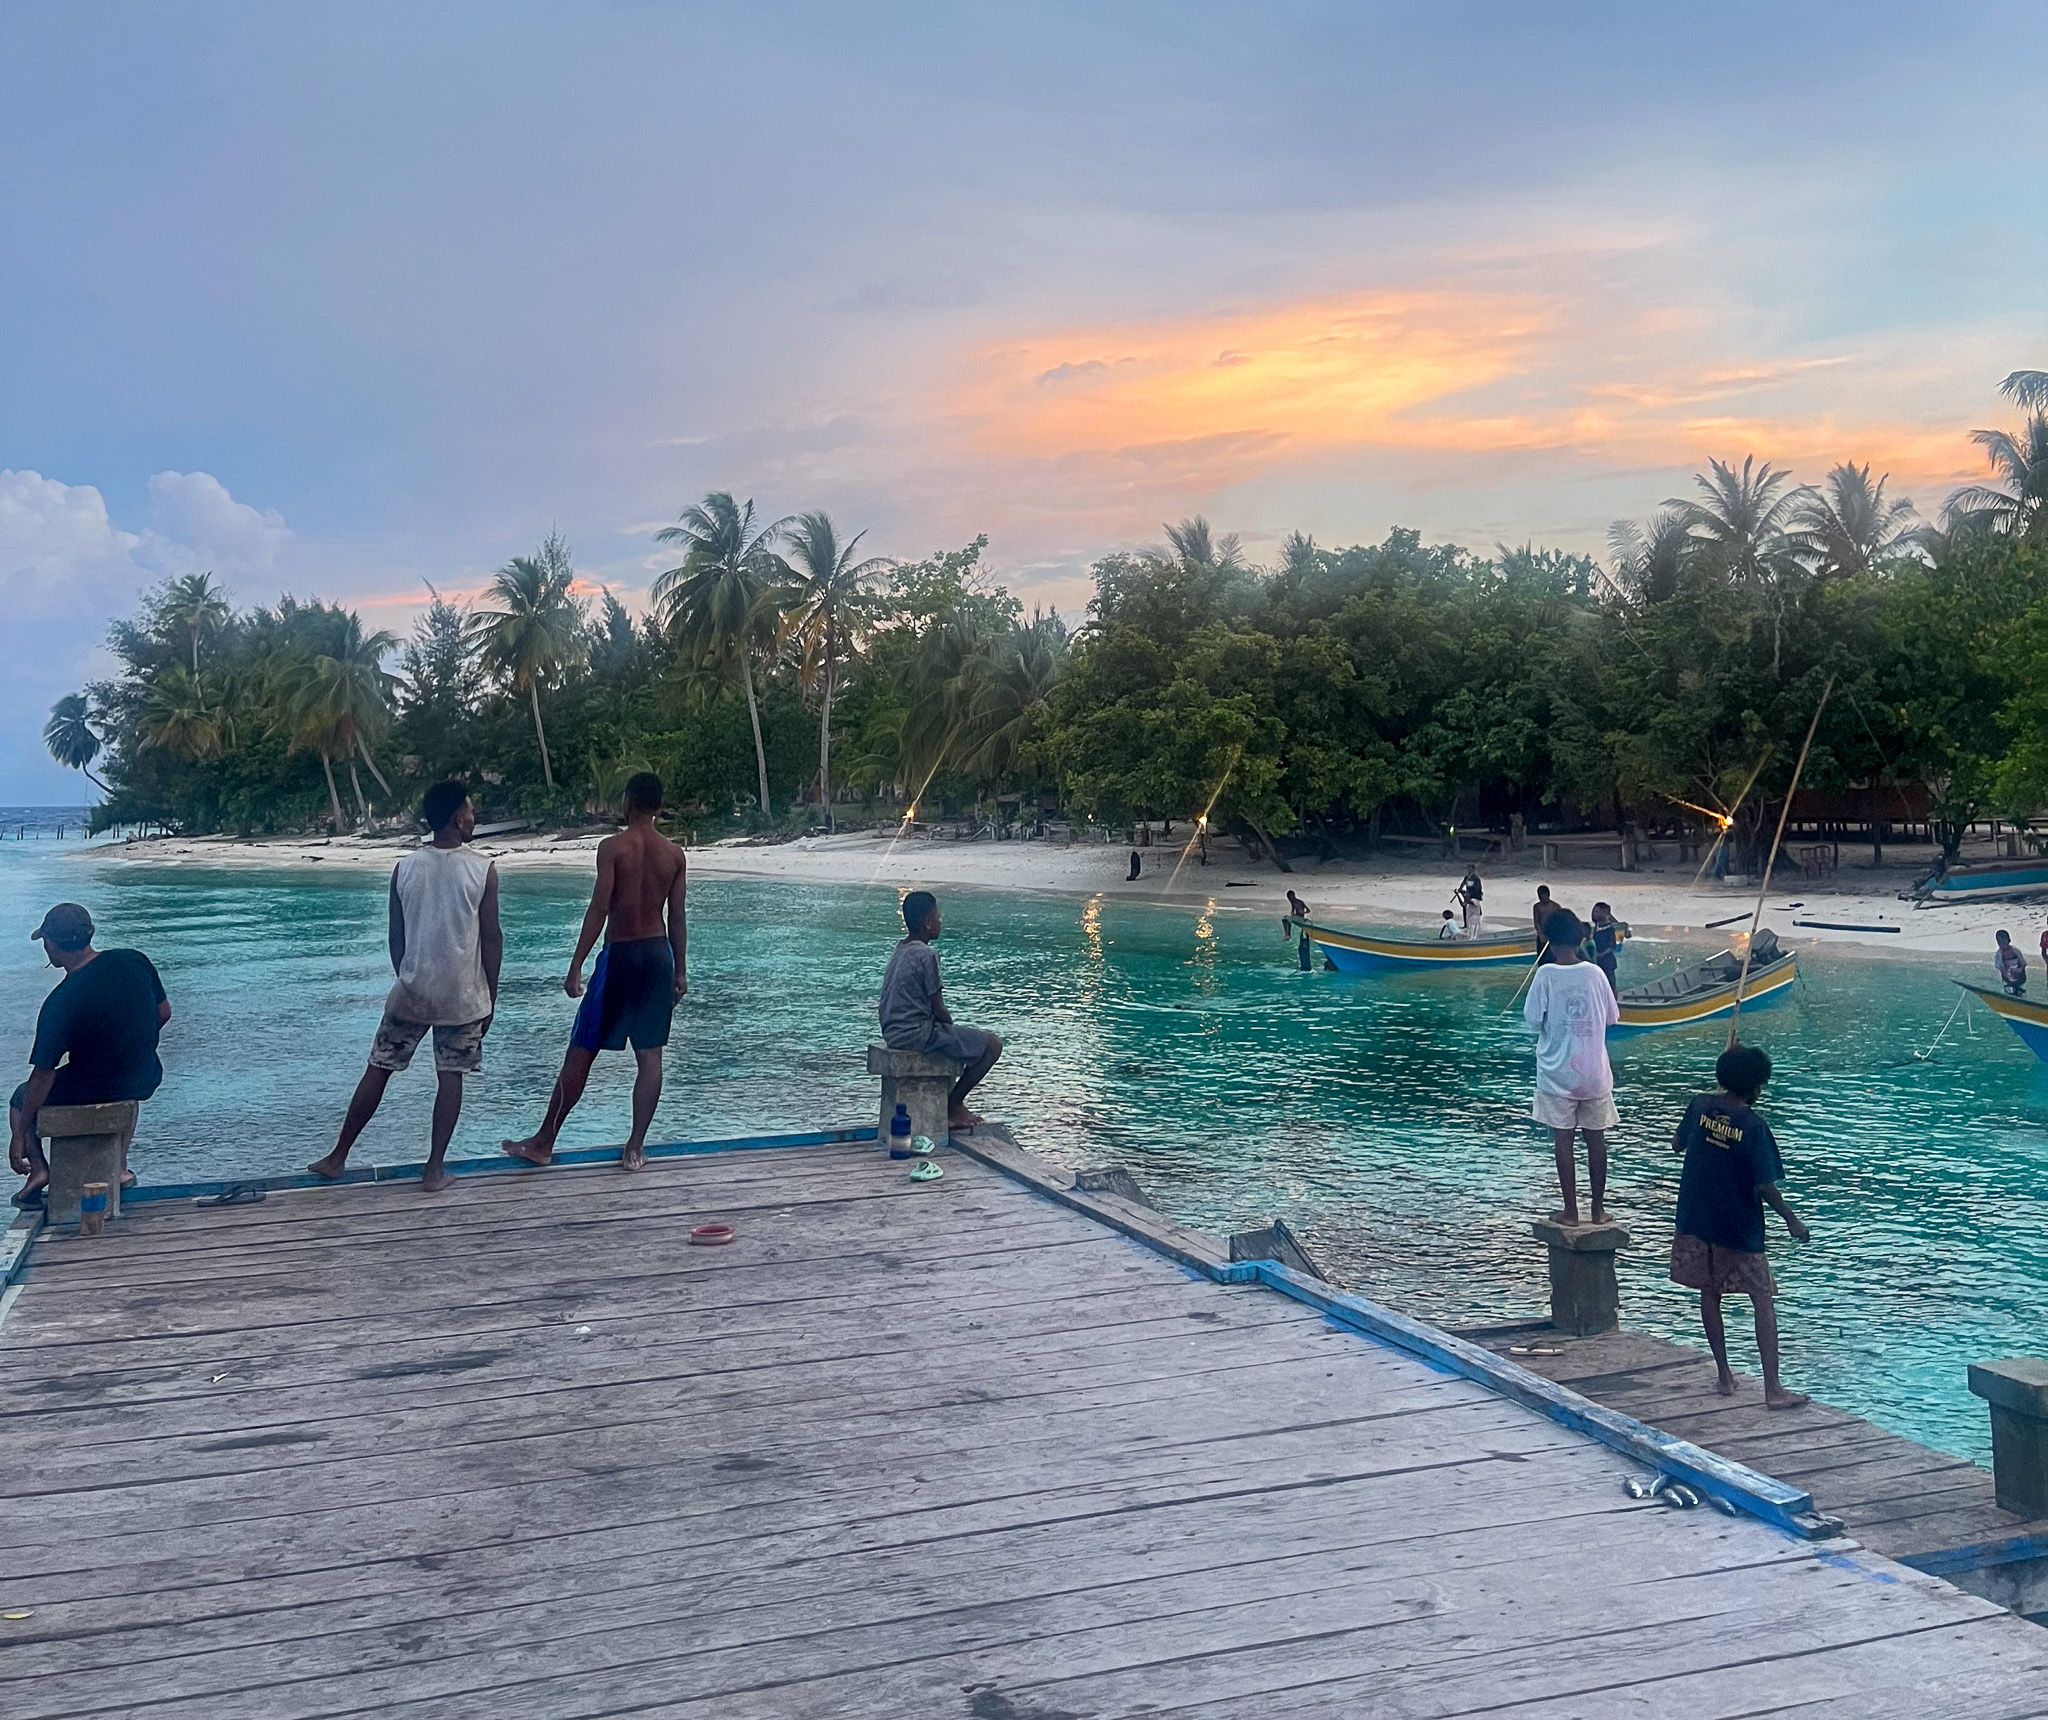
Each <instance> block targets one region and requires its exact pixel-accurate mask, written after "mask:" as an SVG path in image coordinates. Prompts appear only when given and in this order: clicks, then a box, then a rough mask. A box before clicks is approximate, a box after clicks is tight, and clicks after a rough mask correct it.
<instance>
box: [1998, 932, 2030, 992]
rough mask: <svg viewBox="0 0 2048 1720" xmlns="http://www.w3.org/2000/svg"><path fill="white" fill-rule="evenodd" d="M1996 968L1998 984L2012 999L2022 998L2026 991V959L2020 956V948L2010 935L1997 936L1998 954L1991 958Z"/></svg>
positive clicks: (2007, 933) (2003, 933)
mask: <svg viewBox="0 0 2048 1720" xmlns="http://www.w3.org/2000/svg"><path fill="white" fill-rule="evenodd" d="M1992 960H1993V961H1994V962H1995V963H1996V964H1997V967H1998V978H1999V982H2000V983H2001V984H2002V985H2003V986H2004V987H2005V989H2006V990H2007V991H2009V992H2011V993H2012V995H2013V996H2014V997H2024V996H2025V995H2026V991H2027V958H2026V957H2025V956H2023V955H2021V954H2020V947H2019V945H2018V944H2016V943H2014V942H2013V941H2012V933H2010V932H2000V933H1999V934H1998V953H1997V955H1996V956H1994V957H1993V958H1992Z"/></svg>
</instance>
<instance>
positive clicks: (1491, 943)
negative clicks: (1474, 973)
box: [1294, 920, 1536, 973]
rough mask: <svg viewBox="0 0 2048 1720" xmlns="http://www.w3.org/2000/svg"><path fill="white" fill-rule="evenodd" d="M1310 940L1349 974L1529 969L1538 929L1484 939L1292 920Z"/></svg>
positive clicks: (1534, 954)
mask: <svg viewBox="0 0 2048 1720" xmlns="http://www.w3.org/2000/svg"><path fill="white" fill-rule="evenodd" d="M1294 924H1295V925H1296V926H1298V927H1299V928H1300V929H1301V931H1302V932H1304V933H1305V934H1306V935H1307V937H1308V940H1309V942H1310V943H1312V944H1314V945H1315V946H1316V947H1317V948H1318V949H1320V950H1322V951H1323V953H1324V954H1326V955H1327V956H1328V957H1329V958H1330V960H1331V962H1332V963H1333V964H1334V965H1335V966H1336V967H1337V968H1338V969H1340V970H1341V971H1343V972H1345V973H1368V972H1372V971H1375V970H1380V971H1384V970H1387V969H1405V970H1408V971H1411V972H1412V971H1416V970H1419V969H1431V968H1434V969H1436V970H1438V971H1442V970H1443V969H1446V968H1472V967H1527V966H1528V965H1529V963H1530V962H1532V961H1534V960H1535V959H1536V933H1535V931H1534V930H1533V929H1531V930H1529V931H1526V932H1504V933H1501V934H1500V935H1498V936H1495V937H1485V938H1426V939H1425V938H1395V937H1383V936H1380V935H1378V934H1376V933H1373V932H1340V931H1338V930H1336V929H1335V928H1334V927H1330V926H1319V925H1317V924H1316V923H1315V922H1314V921H1313V920H1296V921H1295V922H1294Z"/></svg>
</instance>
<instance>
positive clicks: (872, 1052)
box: [868, 1045, 965, 1150]
mask: <svg viewBox="0 0 2048 1720" xmlns="http://www.w3.org/2000/svg"><path fill="white" fill-rule="evenodd" d="M964 1067H965V1065H964V1064H960V1063H956V1062H954V1061H953V1059H952V1058H950V1057H933V1056H930V1055H928V1054H927V1053H925V1052H922V1051H891V1050H890V1049H889V1047H888V1046H886V1045H870V1046H869V1047H868V1073H869V1074H870V1075H879V1076H880V1077H881V1078H882V1108H881V1130H882V1146H883V1148H884V1150H886V1149H887V1148H888V1145H889V1119H890V1118H891V1117H893V1116H895V1114H896V1107H897V1106H898V1105H901V1106H903V1107H904V1109H905V1110H907V1111H909V1113H910V1133H911V1135H912V1136H913V1137H915V1136H918V1135H929V1136H930V1137H931V1138H932V1139H933V1140H934V1141H936V1142H938V1143H939V1144H940V1145H941V1146H943V1145H945V1143H946V1141H947V1139H948V1138H949V1136H948V1131H947V1129H946V1096H947V1094H948V1093H950V1092H951V1091H952V1089H953V1083H954V1082H956V1081H958V1080H959V1079H960V1071H961V1070H962V1069H963V1068H964Z"/></svg>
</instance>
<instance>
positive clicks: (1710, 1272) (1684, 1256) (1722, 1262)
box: [1671, 1230, 1778, 1296]
mask: <svg viewBox="0 0 2048 1720" xmlns="http://www.w3.org/2000/svg"><path fill="white" fill-rule="evenodd" d="M1671 1282H1672V1283H1674V1284H1682V1285H1684V1286H1685V1288H1686V1289H1688V1290H1706V1291H1710V1292H1712V1293H1713V1294H1715V1295H1717V1296H1775V1295H1777V1293H1778V1286H1777V1283H1776V1282H1775V1281H1774V1280H1773V1279H1772V1277H1771V1263H1770V1262H1769V1261H1768V1260H1767V1259H1765V1258H1764V1256H1762V1255H1761V1254H1744V1253H1743V1252H1742V1251H1741V1250H1740V1249H1738V1248H1723V1247H1721V1246H1720V1245H1719V1244H1717V1243H1712V1242H1702V1241H1701V1240H1700V1239H1699V1238H1698V1237H1697V1236H1687V1235H1686V1234H1685V1232H1684V1231H1682V1230H1681V1231H1680V1232H1679V1233H1678V1234H1677V1235H1676V1236H1674V1237H1673V1238H1672V1239H1671Z"/></svg>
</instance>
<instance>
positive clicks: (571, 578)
mask: <svg viewBox="0 0 2048 1720" xmlns="http://www.w3.org/2000/svg"><path fill="white" fill-rule="evenodd" d="M575 582H576V570H575V568H574V567H573V566H572V565H571V564H570V560H569V546H568V545H567V544H566V543H564V542H563V541H562V539H561V537H560V535H559V534H557V533H554V532H550V533H549V534H548V536H547V541H546V542H544V543H543V544H542V545H541V546H540V549H539V550H538V551H537V552H536V553H535V554H533V555H515V556H514V557H513V558H512V559H511V560H510V561H508V562H507V563H506V564H505V565H504V566H503V567H501V568H500V569H498V572H497V574H496V576H495V577H494V578H493V579H492V580H491V585H490V590H489V591H488V592H487V593H486V594H485V595H486V596H487V597H491V598H495V599H496V600H497V605H498V607H497V608H495V609H485V610H480V611H478V613H477V615H476V616H475V618H474V621H473V622H472V625H473V626H474V627H475V629H476V634H475V637H476V641H477V650H478V655H479V656H480V657H481V658H482V659H483V662H484V665H485V667H486V668H488V669H491V670H493V671H494V672H496V673H497V674H500V675H503V676H504V677H505V678H506V680H507V681H509V682H510V683H511V685H512V691H513V692H514V693H524V694H525V695H526V696H527V698H528V700H529V701H530V702H531V703H532V706H533V732H534V736H535V738H536V739H538V740H539V742H540V769H541V775H542V776H544V777H545V778H546V779H547V785H548V787H549V788H550V789H552V788H553V787H554V786H555V767H554V764H553V761H551V760H550V759H549V757H548V732H547V729H546V728H545V727H544V726H543V725H542V723H541V720H540V684H541V682H543V681H545V680H550V679H552V678H553V677H555V676H556V675H559V674H561V673H562V672H563V671H564V670H565V669H570V668H573V667H574V666H575V665H576V664H578V663H580V662H581V661H582V660H583V651H584V638H583V606H582V605H581V604H579V603H578V602H577V601H576V599H575V597H574V596H573V595H571V592H570V587H571V586H573V585H574V584H575Z"/></svg>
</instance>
